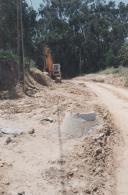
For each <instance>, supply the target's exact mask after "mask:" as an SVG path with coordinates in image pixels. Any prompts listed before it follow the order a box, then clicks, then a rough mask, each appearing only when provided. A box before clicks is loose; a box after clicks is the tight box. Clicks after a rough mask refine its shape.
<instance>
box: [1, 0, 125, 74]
mask: <svg viewBox="0 0 128 195" xmlns="http://www.w3.org/2000/svg"><path fill="white" fill-rule="evenodd" d="M42 2H43V3H42V5H41V6H40V8H39V12H38V13H37V12H36V11H35V10H34V9H33V8H32V7H30V6H28V4H27V1H26V0H22V9H23V27H24V28H23V32H24V48H25V57H27V58H28V59H29V60H28V61H29V62H30V59H32V60H33V61H36V63H37V66H38V67H40V68H42V66H43V62H44V59H43V47H44V45H45V44H47V45H48V47H49V48H50V50H51V51H52V56H53V61H54V63H60V64H61V65H62V73H63V75H64V76H65V77H67V76H75V75H78V74H80V73H89V72H94V71H99V70H103V69H105V68H106V67H112V66H114V67H117V66H118V65H120V64H119V61H120V62H121V64H122V65H125V66H126V65H127V64H128V56H127V50H128V49H127V47H126V46H122V45H123V44H124V40H125V38H126V37H128V23H127V19H128V5H126V4H124V3H120V4H119V5H118V6H117V5H115V3H114V2H113V1H109V2H108V1H106V3H105V1H103V0H100V1H97V0H86V1H85V0H68V1H67V0H64V1H59V0H47V1H42ZM66 2H67V3H66ZM37 16H39V17H37ZM16 24H17V7H16V0H11V1H10V0H0V27H1V28H0V49H3V50H10V51H12V52H13V53H14V54H17V25H16ZM19 38H20V43H21V34H19ZM121 46H122V48H121ZM21 54H22V52H21V51H20V55H21ZM119 59H120V60H119ZM32 64H34V63H32Z"/></svg>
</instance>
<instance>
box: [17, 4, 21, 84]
mask: <svg viewBox="0 0 128 195" xmlns="http://www.w3.org/2000/svg"><path fill="white" fill-rule="evenodd" d="M16 3H17V56H18V67H17V77H18V82H20V26H19V25H20V18H19V0H17V2H16Z"/></svg>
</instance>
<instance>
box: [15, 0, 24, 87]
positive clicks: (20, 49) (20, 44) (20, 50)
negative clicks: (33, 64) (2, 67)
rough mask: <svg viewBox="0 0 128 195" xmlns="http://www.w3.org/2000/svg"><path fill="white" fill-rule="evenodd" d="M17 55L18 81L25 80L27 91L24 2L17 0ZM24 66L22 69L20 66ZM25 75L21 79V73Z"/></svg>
mask: <svg viewBox="0 0 128 195" xmlns="http://www.w3.org/2000/svg"><path fill="white" fill-rule="evenodd" d="M17 55H18V81H20V80H21V79H23V89H24V91H25V60H24V33H23V10H22V0H17ZM20 63H21V64H22V68H21V66H20ZM20 72H22V73H23V75H22V77H21V73H20Z"/></svg>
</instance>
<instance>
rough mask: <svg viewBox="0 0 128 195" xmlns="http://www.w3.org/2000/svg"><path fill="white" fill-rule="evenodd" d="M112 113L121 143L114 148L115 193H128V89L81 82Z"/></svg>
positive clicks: (126, 194) (121, 194)
mask: <svg viewBox="0 0 128 195" xmlns="http://www.w3.org/2000/svg"><path fill="white" fill-rule="evenodd" d="M83 83H85V84H86V86H87V87H88V88H89V89H90V90H92V91H93V92H94V93H95V94H96V95H97V96H98V98H99V100H100V101H101V102H102V103H103V104H104V105H105V106H106V107H107V109H108V110H109V111H110V113H111V114H112V118H113V121H114V124H115V126H116V127H117V128H118V130H119V134H120V140H121V142H122V143H121V144H119V145H120V146H119V148H116V147H115V148H114V150H115V167H116V171H115V176H116V184H117V185H116V195H128V90H127V89H123V88H119V87H115V86H112V85H108V84H104V83H94V82H83Z"/></svg>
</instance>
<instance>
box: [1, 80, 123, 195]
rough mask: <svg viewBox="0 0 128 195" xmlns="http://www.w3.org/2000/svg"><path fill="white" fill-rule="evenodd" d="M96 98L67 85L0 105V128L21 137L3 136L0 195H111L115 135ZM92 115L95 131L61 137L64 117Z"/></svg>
mask: <svg viewBox="0 0 128 195" xmlns="http://www.w3.org/2000/svg"><path fill="white" fill-rule="evenodd" d="M89 87H90V88H91V86H89ZM92 90H93V89H92ZM98 99H99V98H97V96H96V95H95V94H94V93H93V92H91V90H90V89H89V88H87V87H86V85H85V84H76V83H73V82H72V81H65V82H63V83H62V84H61V85H55V86H54V87H52V88H50V89H48V88H44V89H43V90H41V91H39V92H38V93H37V94H36V95H35V96H34V97H24V98H21V99H17V100H1V101H0V128H12V129H13V128H16V129H17V128H19V129H21V130H23V133H22V134H21V135H17V134H16V135H6V134H0V195H2V194H4V195H59V194H60V195H61V194H66V195H73V194H77V195H87V194H91V195H103V194H104V195H113V194H114V189H115V180H114V177H113V176H114V159H113V143H114V141H115V140H114V137H115V133H114V129H113V126H112V124H111V116H110V114H109V113H108V112H107V111H106V110H105V109H104V108H103V107H102V105H100V104H99V102H98ZM92 110H95V112H96V114H97V126H96V127H95V128H93V129H91V131H90V133H88V135H84V137H77V136H75V135H74V136H72V137H70V138H68V137H65V136H64V137H63V135H61V137H59V136H60V134H58V130H59V121H60V122H62V120H63V118H64V115H65V112H73V113H86V112H90V111H92ZM103 115H105V117H103ZM104 118H105V120H104ZM60 138H61V140H60ZM60 144H61V145H60ZM122 180H123V179H122Z"/></svg>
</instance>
